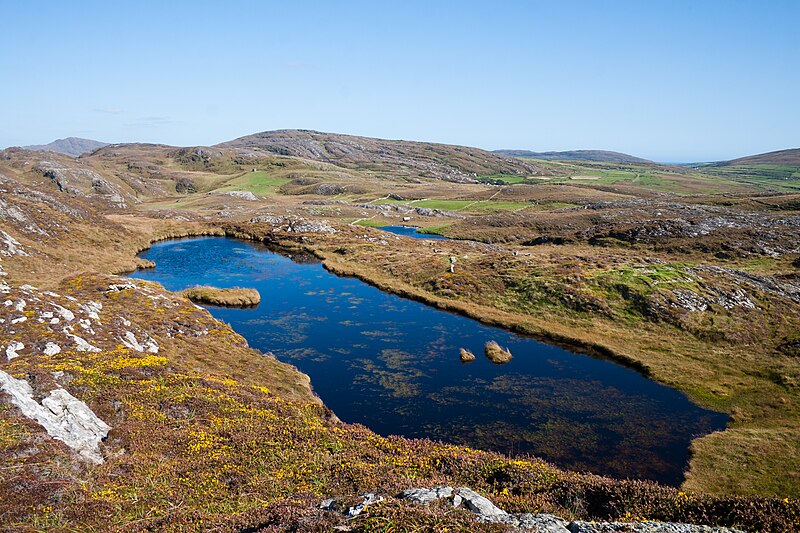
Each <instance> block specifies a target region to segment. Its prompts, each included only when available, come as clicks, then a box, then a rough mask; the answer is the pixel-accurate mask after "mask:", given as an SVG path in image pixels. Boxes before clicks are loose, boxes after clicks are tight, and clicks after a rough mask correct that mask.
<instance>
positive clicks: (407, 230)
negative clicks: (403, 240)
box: [377, 226, 448, 241]
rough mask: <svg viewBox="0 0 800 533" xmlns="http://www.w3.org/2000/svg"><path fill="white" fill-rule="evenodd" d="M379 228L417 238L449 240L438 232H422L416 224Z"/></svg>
mask: <svg viewBox="0 0 800 533" xmlns="http://www.w3.org/2000/svg"><path fill="white" fill-rule="evenodd" d="M377 229H379V230H383V231H388V232H389V233H394V234H395V235H403V236H405V237H414V238H415V239H430V240H436V241H446V240H448V239H447V237H445V236H444V235H437V234H436V233H420V231H419V228H417V227H414V226H381V227H379V228H377Z"/></svg>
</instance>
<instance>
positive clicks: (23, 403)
mask: <svg viewBox="0 0 800 533" xmlns="http://www.w3.org/2000/svg"><path fill="white" fill-rule="evenodd" d="M0 388H2V390H3V391H4V392H5V393H6V394H9V395H10V396H11V402H12V403H13V404H14V405H16V406H17V407H18V408H19V409H20V410H21V411H22V414H24V415H25V416H27V417H28V418H30V419H32V420H35V421H36V422H38V423H39V424H40V425H41V426H42V427H44V429H45V430H46V431H47V433H48V434H49V435H50V436H51V437H53V438H54V439H58V440H60V441H62V442H64V443H65V444H66V445H67V446H69V447H70V448H72V449H73V450H75V451H76V452H77V453H78V454H79V455H80V456H81V457H82V458H84V459H86V460H87V461H90V462H92V463H95V464H100V463H102V462H103V455H102V453H101V452H100V442H101V441H102V440H103V439H104V438H105V437H106V435H108V432H109V431H110V430H111V426H109V425H108V424H106V423H105V422H103V421H102V420H100V419H99V418H98V417H97V415H96V414H94V412H93V411H92V410H91V409H89V407H88V406H87V405H86V404H85V403H83V402H82V401H80V400H78V399H77V398H75V397H74V396H72V395H71V394H70V393H69V392H67V391H66V390H64V389H55V390H53V391H50V394H49V395H48V396H47V397H46V398H44V399H43V400H42V403H41V404H40V403H38V402H37V401H36V400H34V399H33V389H32V388H31V386H30V384H28V382H27V381H24V380H21V379H16V378H14V377H12V376H10V375H9V374H7V373H5V372H3V371H2V370H0Z"/></svg>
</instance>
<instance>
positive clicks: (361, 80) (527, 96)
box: [0, 1, 800, 162]
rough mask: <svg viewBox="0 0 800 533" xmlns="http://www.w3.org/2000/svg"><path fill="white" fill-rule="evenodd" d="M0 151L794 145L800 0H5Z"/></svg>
mask: <svg viewBox="0 0 800 533" xmlns="http://www.w3.org/2000/svg"><path fill="white" fill-rule="evenodd" d="M4 15H5V19H6V20H7V21H8V24H7V27H6V29H5V30H4V32H3V34H2V35H0V69H2V72H4V83H3V84H0V97H1V98H2V99H3V101H4V102H5V103H6V104H5V105H4V106H2V108H1V109H2V110H0V121H2V123H3V125H4V128H3V129H2V131H0V146H4V147H5V146H23V145H33V144H47V143H49V142H51V141H53V140H54V139H58V138H64V137H82V138H89V139H96V140H100V141H104V142H152V143H163V144H170V145H176V146H194V145H213V144H216V143H219V142H223V141H226V140H230V139H233V138H236V137H240V136H243V135H248V134H251V133H255V132H260V131H265V130H276V129H313V130H318V131H325V132H331V133H344V134H351V135H362V136H368V137H380V138H388V139H407V140H414V141H427V142H440V143H447V144H458V145H466V146H475V147H480V148H484V149H488V150H496V149H521V150H533V151H564V150H586V149H589V150H611V151H617V152H623V153H628V154H631V155H634V156H638V157H643V158H646V159H651V160H654V161H667V162H699V161H718V160H726V159H733V158H737V157H743V156H747V155H752V154H757V153H762V152H771V151H776V150H782V149H787V148H796V147H798V146H800V139H798V135H797V132H796V124H797V123H798V122H799V121H800V104H798V103H797V98H796V94H795V93H796V87H797V86H800V69H797V68H796V67H797V62H798V60H797V58H798V57H800V36H798V32H796V31H795V28H794V25H795V22H796V21H797V20H798V19H800V4H798V3H796V2H791V1H776V2H772V3H770V4H769V5H768V6H765V5H761V4H750V3H745V2H724V1H709V2H703V3H696V2H688V1H678V2H669V3H640V2H634V1H618V2H613V3H608V4H603V5H600V4H598V3H594V2H558V3H550V2H496V3H493V4H492V5H491V6H488V5H484V4H482V3H480V2H437V3H435V4H433V5H431V4H429V3H423V2H405V3H403V4H391V5H389V4H382V3H381V4H375V3H368V2H348V3H346V4H341V5H334V4H331V3H325V2H309V1H307V2H297V3H292V4H291V5H287V4H285V3H273V2H251V1H239V2H233V3H229V4H226V5H225V6H224V7H219V6H217V5H215V4H213V3H211V2H191V3H189V2H171V3H169V4H168V5H162V4H160V3H157V2H148V1H145V2H140V3H137V4H136V5H123V4H117V3H112V4H107V3H102V2H83V3H81V4H79V5H73V4H62V3H58V2H37V3H30V4H29V3H15V4H13V5H10V6H6V9H5V13H4Z"/></svg>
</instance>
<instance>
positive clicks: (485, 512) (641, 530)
mask: <svg viewBox="0 0 800 533" xmlns="http://www.w3.org/2000/svg"><path fill="white" fill-rule="evenodd" d="M372 496H373V497H374V495H372ZM397 497H398V498H399V499H401V500H407V501H410V502H413V503H418V504H422V505H428V504H431V503H433V502H435V501H437V500H440V499H448V500H450V501H451V502H452V504H453V507H456V508H462V509H466V510H468V511H470V512H471V513H473V514H474V515H475V517H476V518H477V519H478V520H479V521H481V522H490V523H495V524H505V525H507V526H509V528H511V529H514V530H522V531H535V532H537V533H616V532H620V533H621V532H626V533H742V532H740V531H738V530H736V529H730V528H725V527H711V526H703V525H693V524H678V523H672V522H585V521H574V522H568V521H567V520H564V519H563V518H560V517H558V516H554V515H552V514H545V513H507V512H505V511H504V510H502V509H500V508H499V507H497V506H496V505H495V504H494V503H492V502H491V500H489V499H488V498H486V497H484V496H481V495H480V494H478V493H477V492H475V491H474V490H472V489H470V488H468V487H460V488H454V487H447V486H442V487H433V488H431V489H428V488H413V489H408V490H405V491H403V492H402V493H401V494H399V495H398V496H397ZM326 501H333V500H326Z"/></svg>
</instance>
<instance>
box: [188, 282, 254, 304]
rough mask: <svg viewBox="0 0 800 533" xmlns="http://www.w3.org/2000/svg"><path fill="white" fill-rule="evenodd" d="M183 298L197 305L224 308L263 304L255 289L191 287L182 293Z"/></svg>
mask: <svg viewBox="0 0 800 533" xmlns="http://www.w3.org/2000/svg"><path fill="white" fill-rule="evenodd" d="M181 296H183V297H184V298H188V299H189V300H191V301H193V302H196V303H203V304H210V305H219V306H224V307H251V306H256V305H258V304H259V303H260V302H261V295H260V294H259V293H258V291H257V290H255V289H243V288H241V287H233V288H230V289H220V288H218V287H209V286H207V285H203V286H197V287H189V288H188V289H186V290H184V291H182V292H181Z"/></svg>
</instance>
